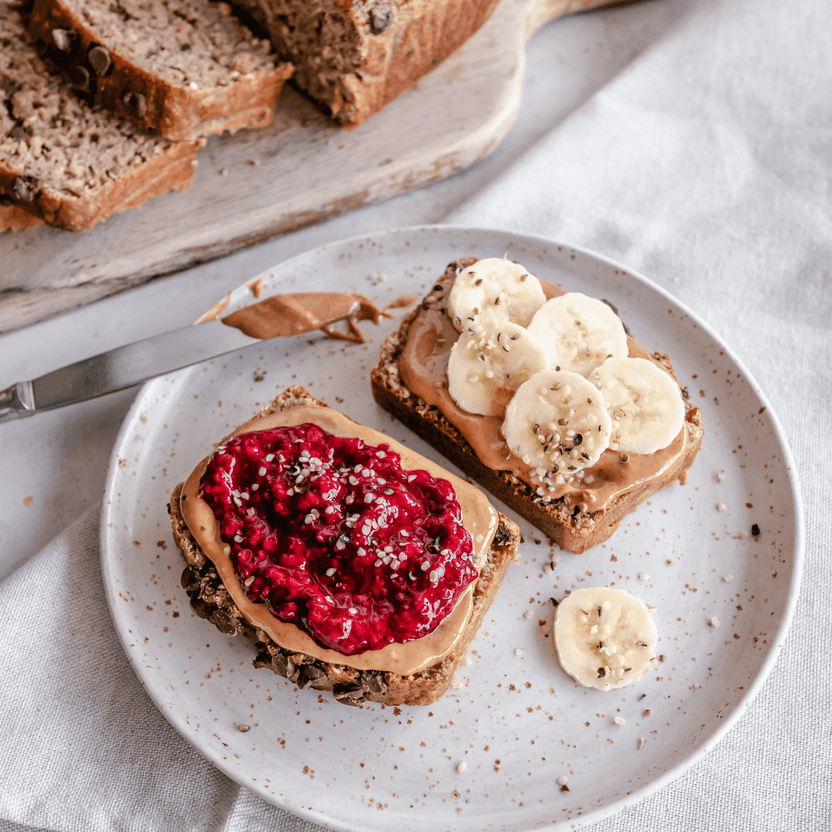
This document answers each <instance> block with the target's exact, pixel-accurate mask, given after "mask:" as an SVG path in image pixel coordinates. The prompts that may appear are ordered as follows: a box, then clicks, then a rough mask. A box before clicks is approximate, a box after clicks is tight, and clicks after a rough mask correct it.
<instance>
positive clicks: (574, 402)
mask: <svg viewBox="0 0 832 832" xmlns="http://www.w3.org/2000/svg"><path fill="white" fill-rule="evenodd" d="M611 430H612V422H611V420H610V415H609V413H608V412H607V406H606V403H605V402H604V399H603V397H602V396H601V395H600V394H599V393H598V391H597V390H596V389H595V387H594V386H593V385H592V384H590V383H589V382H588V381H587V380H586V379H585V378H584V377H583V376H579V375H578V374H577V373H570V372H566V371H563V370H561V371H557V370H549V371H548V372H545V373H538V374H537V375H534V376H532V377H531V378H530V379H529V380H528V381H527V382H525V383H524V384H522V385H521V386H520V388H519V389H518V390H517V392H516V393H515V394H514V398H512V400H511V402H510V403H509V405H508V407H507V408H506V417H505V420H504V421H503V436H505V439H506V444H507V445H508V446H509V448H510V449H511V450H512V451H514V453H515V454H517V456H519V457H520V458H521V459H522V460H523V462H525V463H526V464H527V465H530V466H531V467H532V468H537V475H538V477H539V478H540V479H541V480H544V479H547V478H550V477H551V476H552V475H553V474H554V475H557V477H560V478H562V477H567V476H570V475H571V474H573V473H575V472H576V471H579V470H581V469H582V468H586V467H588V466H589V465H594V464H595V463H596V462H597V461H598V459H599V457H600V456H601V454H602V453H603V452H604V451H605V450H606V449H607V447H608V446H609V442H610V433H611ZM556 482H563V479H556ZM538 493H539V492H538Z"/></svg>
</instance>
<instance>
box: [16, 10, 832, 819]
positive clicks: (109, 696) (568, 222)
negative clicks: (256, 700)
mask: <svg viewBox="0 0 832 832" xmlns="http://www.w3.org/2000/svg"><path fill="white" fill-rule="evenodd" d="M635 8H636V7H634V11H635ZM624 13H625V12H624V10H622V11H620V12H618V13H617V14H624ZM831 33H832V3H830V2H829V0H807V1H806V2H804V3H801V4H795V3H784V2H782V0H691V2H689V3H688V7H687V8H686V9H685V10H684V13H683V14H681V15H680V16H679V19H678V20H677V21H676V22H675V23H674V25H673V26H672V27H671V28H670V29H669V30H668V31H667V32H665V33H664V34H663V35H662V36H661V37H660V38H658V39H657V40H656V42H655V43H653V44H652V45H651V46H650V48H649V49H647V50H646V51H645V52H644V53H643V54H641V55H639V56H638V57H637V58H636V59H635V60H633V61H632V62H631V63H629V64H628V65H627V66H625V67H624V69H623V70H621V71H620V72H619V73H618V74H617V75H616V76H615V77H614V78H613V79H612V80H611V81H610V82H609V83H608V84H606V85H605V86H604V87H602V88H601V89H600V90H598V91H597V92H596V93H595V94H594V95H593V96H591V97H590V98H589V99H588V100H587V101H586V102H585V103H584V104H583V105H582V106H581V107H579V108H578V109H577V110H576V111H575V112H574V113H572V114H571V115H570V116H569V117H568V118H566V119H565V120H564V121H562V122H561V123H559V124H558V125H557V126H555V127H554V129H552V130H550V131H548V132H546V133H545V134H544V135H542V136H541V137H539V139H538V140H537V141H536V143H535V144H534V145H533V146H532V147H530V148H528V149H527V150H526V151H525V152H523V153H522V154H519V155H518V156H517V158H515V159H514V160H513V161H512V162H511V164H508V165H507V166H504V167H503V168H502V169H500V170H499V172H498V173H497V175H496V176H495V177H494V178H493V179H492V180H491V181H489V182H486V183H484V184H483V186H482V187H481V188H480V189H479V190H478V191H477V192H476V193H475V194H474V196H473V197H471V198H470V199H468V200H467V201H466V202H465V203H463V204H461V205H459V206H457V207H456V208H455V210H454V211H453V212H452V214H450V215H446V216H442V215H439V216H435V217H433V219H434V220H435V221H437V222H440V221H443V220H444V221H453V222H458V223H459V222H461V223H465V224H470V225H477V226H494V227H504V228H512V229H517V230H521V231H524V232H531V233H537V234H542V235H547V236H551V237H554V238H557V239H560V240H564V241H569V242H570V243H573V244H577V245H580V246H585V247H587V248H589V249H592V250H595V251H598V252H600V253H603V254H605V255H608V256H610V257H612V258H614V259H617V260H620V261H622V262H624V263H626V264H628V265H629V266H630V267H631V268H633V269H634V270H637V271H640V272H642V273H644V274H646V275H648V276H649V277H650V278H651V279H652V280H653V281H655V282H657V283H659V284H660V285H662V286H664V287H665V288H667V289H668V290H669V291H670V292H672V293H673V294H674V295H676V296H677V297H678V298H679V299H680V300H682V301H683V302H684V303H686V304H687V305H689V306H690V307H692V308H693V309H694V310H695V311H696V312H697V313H699V314H700V315H701V316H702V317H703V318H704V319H705V320H707V321H708V322H709V323H710V324H711V325H712V326H713V327H714V329H715V330H716V331H717V332H719V333H720V334H721V335H722V336H723V337H724V338H726V340H727V341H728V342H729V343H730V344H731V346H732V347H733V348H734V350H735V351H736V352H737V353H738V354H739V356H740V358H741V359H742V360H743V361H744V362H745V364H746V365H747V366H748V367H749V369H750V370H751V372H752V373H753V375H754V376H755V377H756V378H757V380H758V381H759V382H760V384H761V386H762V389H763V390H764V392H765V393H766V395H767V396H768V397H769V399H770V400H771V402H772V405H773V408H774V410H775V412H776V413H777V415H778V416H779V418H780V420H781V422H782V424H783V426H784V428H785V432H786V435H787V437H788V440H789V442H790V445H791V449H792V451H793V453H794V456H795V459H796V463H797V467H798V471H799V475H800V479H801V483H802V491H803V495H804V501H805V509H806V521H807V523H806V526H807V538H806V570H805V576H804V584H803V590H802V594H801V598H800V602H799V604H798V607H797V612H796V615H795V619H794V622H793V625H792V629H791V632H790V635H789V637H788V639H787V641H786V645H785V648H784V650H783V652H782V654H781V656H780V658H779V660H778V662H777V664H776V666H775V668H774V671H773V673H772V674H771V677H770V678H769V680H768V682H767V683H766V684H765V686H764V687H763V689H762V691H761V693H760V695H759V696H758V698H757V699H756V700H755V702H754V703H753V704H752V706H751V707H750V708H749V709H748V711H747V713H746V714H745V715H744V716H743V717H742V719H741V720H740V721H739V723H738V724H737V726H736V727H735V728H734V729H733V730H732V731H731V732H730V733H729V734H728V736H727V737H726V738H725V739H724V740H723V741H722V742H721V743H720V744H719V745H718V746H717V747H716V749H715V750H714V751H712V752H711V753H710V754H709V755H708V756H707V757H706V758H705V759H703V760H702V761H700V762H699V763H697V764H696V765H695V766H693V767H692V768H691V769H690V770H689V771H688V772H687V773H686V774H684V775H683V776H682V777H680V778H679V779H678V780H676V781H675V782H673V783H672V784H670V785H668V786H666V787H665V788H663V789H661V790H660V791H659V792H658V793H656V794H654V795H653V796H651V797H649V798H648V799H646V800H644V801H643V802H641V803H639V804H638V805H636V806H633V807H631V808H628V809H626V810H625V811H623V812H622V813H620V814H619V815H617V816H616V817H614V818H612V819H609V820H606V821H602V822H600V823H597V824H596V825H594V826H592V827H590V828H591V829H592V830H593V832H612V830H617V831H618V832H630V831H631V830H632V832H636V830H637V831H638V832H649V830H674V831H677V830H678V832H694V831H695V830H696V831H698V830H708V831H709V832H721V830H725V831H726V832H728V831H729V830H730V832H738V830H747V831H748V832H775V830H785V829H789V830H795V832H810V830H811V831H812V832H828V830H830V829H832V684H830V682H829V680H827V679H826V677H825V671H826V665H825V664H824V662H825V660H824V659H823V655H822V654H823V650H824V649H825V647H826V645H827V641H828V638H829V633H830V632H832V611H831V610H832V558H830V555H829V553H830V549H832V520H830V509H829V506H830V505H832V487H830V479H831V478H832V470H831V467H830V457H831V456H832V439H830V437H832V406H830V401H832V324H831V323H830V320H831V319H832V274H830V272H832V269H830V262H831V261H832V34H831ZM0 610H2V612H3V615H2V622H0V680H2V688H0V690H2V699H0V743H2V750H3V753H2V754H0V832H23V830H31V829H35V830H40V829H43V830H60V832H81V831H83V832H87V830H90V832H98V830H160V832H161V831H162V830H164V831H165V832H167V830H170V832H182V830H223V832H233V830H247V831H248V832H255V831H257V830H262V831H263V832H275V831H276V830H280V831H281V832H282V830H287V832H288V831H289V830H291V832H301V830H304V831H305V830H312V829H318V828H319V827H316V826H314V825H313V824H309V823H307V822H304V821H301V820H298V819H297V818H294V817H293V816H291V815H289V814H287V813H285V812H283V811H281V810H279V809H277V808H275V807H273V806H271V805H269V804H267V803H265V802H264V801H262V800H261V799H260V798H259V797H256V796H254V795H253V794H252V793H250V792H248V791H247V790H245V789H243V788H241V787H239V786H237V785H236V784H235V783H233V782H232V781H230V780H228V779H227V778H226V777H225V776H224V775H223V774H221V773H220V772H219V771H217V770H216V769H214V768H213V767H212V766H211V765H210V764H209V763H207V762H206V761H205V760H204V759H203V758H202V757H201V756H200V755H199V754H198V753H197V752H196V751H195V750H194V749H193V748H192V747H191V746H190V745H189V744H188V743H187V742H185V741H184V740H183V739H182V738H180V737H179V735H178V734H177V733H176V732H175V731H174V730H173V729H172V728H171V727H170V726H169V724H168V723H167V722H166V721H165V719H164V717H163V716H162V715H161V714H160V713H159V712H158V711H157V710H156V708H155V706H154V705H153V703H152V702H151V700H150V698H149V697H148V696H147V695H146V693H145V692H144V690H143V689H142V687H141V685H140V683H139V682H138V680H137V678H136V676H135V675H134V673H133V671H132V669H131V668H130V666H129V664H128V661H127V659H126V657H125V655H124V653H123V651H122V648H121V646H120V643H119V640H118V637H117V635H116V633H115V630H114V629H113V627H112V624H111V623H110V618H109V613H108V611H107V606H106V601H105V598H104V593H103V589H102V585H101V577H100V569H99V552H98V509H97V508H96V509H91V510H90V511H88V512H87V513H86V514H84V515H83V516H81V517H79V518H78V520H77V521H76V522H75V523H74V524H73V525H72V526H71V527H70V528H68V529H67V530H66V531H65V532H63V533H62V534H61V535H59V536H58V537H57V539H56V540H54V541H53V542H52V543H51V544H50V545H48V546H47V547H46V548H44V549H43V550H42V551H40V552H39V553H37V554H36V555H34V556H33V557H31V558H29V559H28V560H27V561H26V562H25V563H24V565H22V566H21V567H19V568H17V569H16V570H14V571H13V572H12V573H11V574H10V575H9V576H8V577H6V578H5V579H4V580H3V581H2V582H1V583H0ZM45 611H46V612H45ZM47 613H48V614H47ZM818 650H819V651H820V653H819V654H818V655H817V656H816V655H815V653H816V652H817V651H818Z"/></svg>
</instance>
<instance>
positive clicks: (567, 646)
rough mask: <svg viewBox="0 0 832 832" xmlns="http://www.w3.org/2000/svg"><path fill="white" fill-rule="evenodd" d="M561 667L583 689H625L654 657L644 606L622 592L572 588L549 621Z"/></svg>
mask: <svg viewBox="0 0 832 832" xmlns="http://www.w3.org/2000/svg"><path fill="white" fill-rule="evenodd" d="M552 632H553V633H554V645H555V652H556V653H557V657H558V661H559V662H560V665H561V667H562V668H563V669H564V670H565V671H566V672H567V673H568V674H569V675H570V676H571V677H572V678H573V679H574V680H575V681H576V682H579V683H580V684H582V685H584V687H588V688H595V690H612V689H613V688H623V687H624V686H625V685H629V684H630V683H631V682H635V681H636V680H637V679H640V678H641V676H642V674H643V673H644V672H645V671H647V670H649V669H650V667H651V662H652V661H653V660H654V659H655V657H656V641H657V640H658V635H657V633H656V625H655V623H654V622H653V617H652V616H651V615H650V611H649V610H648V608H647V605H646V604H645V603H644V601H641V600H639V599H638V598H636V597H635V596H633V595H630V593H629V592H625V591H624V590H623V589H610V588H609V587H599V588H597V589H576V590H575V591H574V592H572V593H571V594H569V595H567V596H566V598H564V599H563V600H562V601H561V602H560V604H558V606H557V607H556V608H555V611H554V613H553V616H552Z"/></svg>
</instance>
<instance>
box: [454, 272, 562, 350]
mask: <svg viewBox="0 0 832 832" xmlns="http://www.w3.org/2000/svg"><path fill="white" fill-rule="evenodd" d="M544 303H546V296H545V295H544V294H543V289H542V288H541V286H540V281H539V280H538V279H537V278H536V277H535V276H534V275H532V274H529V273H528V272H527V271H526V269H524V268H523V267H522V266H521V265H520V264H519V263H512V261H511V260H503V259H500V258H499V257H489V258H486V259H485V260H478V261H477V262H476V263H474V264H473V265H471V266H469V267H468V268H467V269H464V270H463V271H461V272H460V273H459V274H458V275H457V276H456V280H455V281H454V285H453V288H452V289H451V292H450V294H449V295H448V314H449V316H450V318H451V320H452V321H453V322H454V326H455V327H456V328H457V329H458V330H459V331H460V332H463V331H465V330H468V329H473V327H474V325H475V324H476V323H478V322H480V321H483V320H485V319H488V320H489V321H491V322H492V323H495V324H496V323H498V322H501V321H510V322H511V323H515V324H519V325H520V326H528V324H529V321H531V319H532V316H533V315H534V313H535V312H537V310H538V309H540V307H541V306H543V304H544ZM469 334H473V333H469Z"/></svg>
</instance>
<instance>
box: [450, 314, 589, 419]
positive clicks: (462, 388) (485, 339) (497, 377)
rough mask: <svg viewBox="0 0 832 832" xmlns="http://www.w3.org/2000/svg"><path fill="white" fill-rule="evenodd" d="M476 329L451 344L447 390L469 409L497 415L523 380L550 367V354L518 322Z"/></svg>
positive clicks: (489, 325) (456, 400)
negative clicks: (472, 333)
mask: <svg viewBox="0 0 832 832" xmlns="http://www.w3.org/2000/svg"><path fill="white" fill-rule="evenodd" d="M478 329H479V330H480V332H479V333H478V334H477V335H469V334H468V333H467V332H463V333H462V335H460V336H459V338H458V339H457V342H456V343H455V344H454V345H453V347H451V353H450V355H449V357H448V392H449V393H450V394H451V398H452V399H453V400H454V401H455V402H456V403H457V404H458V405H459V406H460V407H461V408H462V409H463V410H467V411H468V412H469V413H478V414H481V415H485V416H499V415H501V414H502V413H503V412H504V411H505V408H506V404H507V403H508V401H509V399H510V398H511V396H512V394H513V393H514V391H515V390H516V389H517V388H518V387H520V385H521V384H523V382H525V381H526V380H527V379H529V378H531V376H533V375H535V374H536V373H540V372H542V371H543V370H548V369H549V357H548V356H547V355H546V351H545V350H544V349H543V347H541V346H540V344H538V343H537V341H536V340H535V339H534V337H533V336H531V335H530V334H529V331H528V330H527V329H524V328H523V327H522V326H517V324H512V323H509V322H508V321H503V322H502V323H500V324H499V326H497V325H496V324H492V323H488V324H485V325H480V326H479V327H478ZM590 386H591V385H590Z"/></svg>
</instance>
